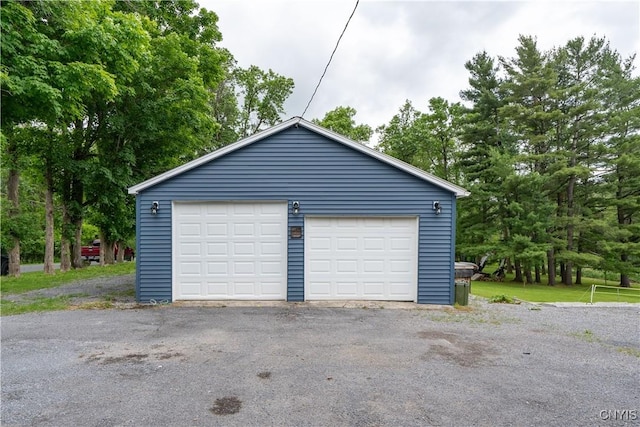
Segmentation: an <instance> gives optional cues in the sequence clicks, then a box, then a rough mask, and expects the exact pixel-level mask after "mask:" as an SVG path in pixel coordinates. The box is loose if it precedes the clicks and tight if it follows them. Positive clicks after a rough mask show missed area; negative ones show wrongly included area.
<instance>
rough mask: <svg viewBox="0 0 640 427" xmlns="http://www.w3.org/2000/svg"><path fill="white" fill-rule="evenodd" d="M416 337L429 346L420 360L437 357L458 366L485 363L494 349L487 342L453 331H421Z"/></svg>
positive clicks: (491, 355) (492, 354) (493, 352)
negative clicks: (465, 337) (464, 336)
mask: <svg viewBox="0 0 640 427" xmlns="http://www.w3.org/2000/svg"><path fill="white" fill-rule="evenodd" d="M418 337H420V338H422V339H424V340H426V341H427V344H428V346H429V347H428V349H427V352H426V353H424V354H423V355H422V357H421V359H422V360H430V359H432V358H433V357H438V358H440V359H445V360H450V361H453V362H455V363H457V364H458V365H460V366H464V367H474V366H481V365H484V364H486V363H487V362H488V361H490V360H491V359H492V358H493V356H494V355H495V350H494V349H493V348H492V347H491V346H490V345H489V344H488V343H487V342H484V341H470V340H468V339H463V338H462V337H461V336H459V335H457V334H453V333H448V332H439V331H421V332H418Z"/></svg>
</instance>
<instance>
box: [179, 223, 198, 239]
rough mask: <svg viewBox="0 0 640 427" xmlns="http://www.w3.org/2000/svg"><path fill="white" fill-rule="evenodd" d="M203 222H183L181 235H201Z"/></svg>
mask: <svg viewBox="0 0 640 427" xmlns="http://www.w3.org/2000/svg"><path fill="white" fill-rule="evenodd" d="M200 227H201V224H193V223H181V224H180V235H181V236H183V237H199V236H200V235H201V234H202V233H201V229H200Z"/></svg>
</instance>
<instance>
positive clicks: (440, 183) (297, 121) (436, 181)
mask: <svg viewBox="0 0 640 427" xmlns="http://www.w3.org/2000/svg"><path fill="white" fill-rule="evenodd" d="M292 126H295V127H303V128H305V129H308V130H310V131H311V132H314V133H317V134H319V135H322V136H324V137H326V138H328V139H330V140H333V141H336V142H339V143H340V144H343V145H346V146H347V147H350V148H352V149H354V150H356V151H359V152H361V153H363V154H366V155H367V156H370V157H373V158H375V159H377V160H380V161H381V162H383V163H387V164H389V165H391V166H393V167H395V168H397V169H400V170H402V171H404V172H406V173H408V174H411V175H413V176H416V177H418V178H420V179H422V180H424V181H426V182H429V183H431V184H433V185H435V186H436V187H440V188H442V189H445V190H448V191H450V192H452V193H455V195H456V197H466V196H468V195H469V194H470V193H469V192H468V191H467V190H465V189H464V188H462V187H459V186H457V185H455V184H452V183H450V182H449V181H446V180H444V179H442V178H439V177H437V176H435V175H432V174H430V173H428V172H425V171H423V170H422V169H419V168H417V167H415V166H412V165H410V164H408V163H405V162H403V161H401V160H398V159H396V158H394V157H391V156H389V155H386V154H384V153H381V152H379V151H376V150H374V149H372V148H369V147H367V146H366V145H364V144H360V143H358V142H355V141H352V140H350V139H348V138H345V137H344V136H342V135H338V134H337V133H335V132H332V131H330V130H328V129H325V128H323V127H321V126H318V125H316V124H313V123H311V122H309V121H307V120H305V119H303V118H301V117H293V118H291V119H289V120H287V121H284V122H282V123H280V124H278V125H276V126H273V127H270V128H269V129H265V130H263V131H261V132H258V133H256V134H253V135H251V136H249V137H247V138H244V139H241V140H240V141H238V142H235V143H233V144H230V145H227V146H226V147H223V148H220V149H219V150H216V151H213V152H211V153H209V154H206V155H204V156H202V157H200V158H197V159H195V160H192V161H190V162H188V163H185V164H184V165H181V166H178V167H176V168H174V169H171V170H169V171H167V172H164V173H162V174H160V175H157V176H155V177H153V178H151V179H148V180H146V181H143V182H141V183H139V184H136V185H134V186H132V187H130V188H129V194H138V193H140V192H141V191H143V190H146V189H147V188H149V187H153V186H154V185H156V184H159V183H161V182H163V181H166V180H168V179H170V178H172V177H174V176H176V175H180V174H181V173H183V172H186V171H188V170H191V169H194V168H197V167H198V166H200V165H203V164H205V163H208V162H210V161H212V160H214V159H217V158H218V157H222V156H224V155H226V154H229V153H232V152H234V151H236V150H239V149H241V148H243V147H246V146H247V145H251V144H253V143H254V142H257V141H260V140H262V139H265V138H267V137H269V136H271V135H274V134H276V133H278V132H282V131H283V130H285V129H288V128H290V127H292Z"/></svg>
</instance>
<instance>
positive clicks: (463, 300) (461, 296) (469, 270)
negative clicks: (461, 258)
mask: <svg viewBox="0 0 640 427" xmlns="http://www.w3.org/2000/svg"><path fill="white" fill-rule="evenodd" d="M477 270H478V266H477V265H475V264H473V263H470V262H456V263H455V277H456V278H455V294H454V303H455V304H458V305H469V292H471V276H473V274H474V273H475V272H476V271H477Z"/></svg>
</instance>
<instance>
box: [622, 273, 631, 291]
mask: <svg viewBox="0 0 640 427" xmlns="http://www.w3.org/2000/svg"><path fill="white" fill-rule="evenodd" d="M620 286H621V287H623V288H630V287H631V280H630V279H629V276H627V275H626V274H621V275H620Z"/></svg>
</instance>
